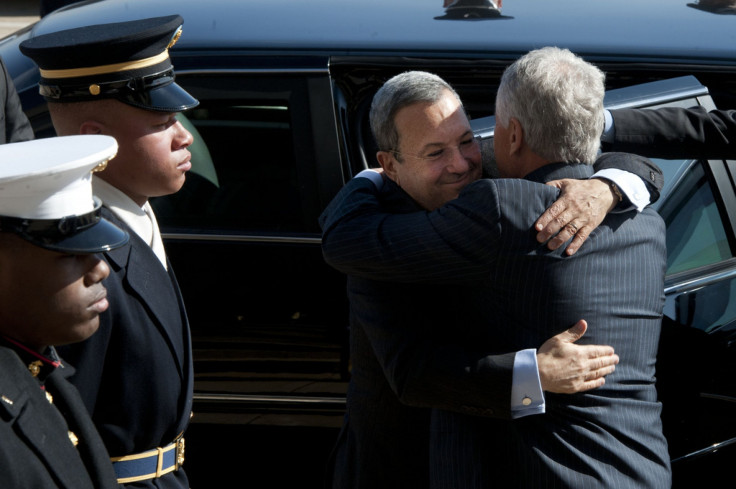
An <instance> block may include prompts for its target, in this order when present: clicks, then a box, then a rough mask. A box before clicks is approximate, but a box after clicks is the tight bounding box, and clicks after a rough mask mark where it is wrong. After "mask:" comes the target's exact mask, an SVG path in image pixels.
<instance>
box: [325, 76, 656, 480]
mask: <svg viewBox="0 0 736 489" xmlns="http://www.w3.org/2000/svg"><path fill="white" fill-rule="evenodd" d="M370 119H371V129H372V131H373V134H374V136H375V139H376V143H377V145H378V147H379V148H380V151H378V153H377V159H378V162H379V163H380V164H381V166H382V168H383V170H384V175H385V177H386V178H382V177H381V176H380V175H378V174H377V173H375V172H372V171H367V172H363V173H361V176H367V177H368V179H371V180H373V181H375V183H377V184H378V189H379V190H378V192H377V195H376V196H375V198H376V199H377V204H378V208H380V210H382V211H384V212H391V213H398V214H405V213H410V212H414V211H422V210H423V211H424V212H422V213H421V214H418V215H421V216H423V217H422V219H421V220H426V221H425V224H429V220H428V219H431V217H432V216H433V215H434V214H435V213H429V212H427V211H432V210H435V211H436V210H437V209H441V208H443V207H442V206H443V205H444V204H446V203H448V202H452V201H453V200H454V199H456V197H458V195H459V194H461V192H462V191H463V189H464V188H465V187H466V186H468V185H471V186H473V183H472V182H475V181H476V180H478V179H479V177H480V176H481V152H480V148H479V146H478V142H477V140H476V139H475V138H474V135H473V132H472V130H471V127H470V124H469V122H468V119H467V116H466V114H465V111H464V109H463V105H462V103H461V101H460V99H459V97H458V95H457V94H456V93H455V91H454V90H453V89H452V87H451V86H450V85H448V84H447V83H446V82H445V81H444V80H442V79H441V78H439V77H438V76H436V75H433V74H431V73H426V72H406V73H402V74H400V75H397V76H395V77H393V78H391V79H390V80H388V81H387V82H386V83H385V84H384V85H383V87H382V88H381V89H380V90H379V91H378V93H377V94H376V95H375V97H374V99H373V104H372V106H371V112H370ZM592 130H595V129H594V128H593V129H592ZM604 166H605V165H604ZM636 167H638V164H636V163H634V164H633V165H632V166H631V167H630V168H629V169H631V170H634V169H637V168H636ZM639 169H640V170H641V172H642V173H646V174H647V175H648V172H649V168H648V167H646V171H645V168H643V167H642V168H639ZM633 178H634V179H635V180H638V179H637V178H636V177H633ZM368 179H365V178H356V179H354V180H353V181H352V182H350V183H348V185H346V187H345V189H343V191H341V192H340V194H339V195H338V196H337V197H336V198H335V200H334V201H333V202H332V203H331V204H330V205H329V206H328V208H327V209H326V210H325V213H324V214H323V216H322V219H323V220H322V224H323V229H324V236H323V250H324V254H325V257H326V258H327V260H328V262H329V263H331V264H334V265H335V266H336V267H337V268H338V269H340V270H342V271H346V272H348V297H349V300H350V335H351V336H350V353H351V365H352V371H351V380H350V385H349V389H348V398H347V413H346V415H345V419H344V423H343V428H342V430H341V433H340V438H339V440H338V443H337V447H336V449H335V451H334V460H333V461H332V462H333V464H334V467H333V470H332V475H333V481H332V487H333V488H335V489H337V488H347V487H351V488H359V487H365V488H372V487H383V488H390V487H396V488H403V489H406V488H417V489H419V488H426V487H430V471H431V470H433V469H436V468H437V467H439V466H440V465H438V464H430V455H431V454H430V446H431V443H430V440H431V438H432V437H433V434H432V433H431V428H430V426H431V421H430V416H431V412H430V410H429V409H427V408H439V409H445V410H450V411H455V412H460V413H463V414H467V415H472V416H482V417H487V418H511V417H513V418H520V417H525V416H532V417H536V416H533V415H539V414H541V413H544V411H545V402H544V395H543V391H548V392H557V393H573V392H578V391H583V390H588V389H592V388H595V387H599V386H601V385H602V384H603V383H604V379H603V376H605V375H606V374H609V373H610V372H612V371H613V369H614V365H615V363H616V361H617V359H618V358H617V357H616V355H614V353H613V349H612V348H610V347H605V346H593V345H586V346H579V345H574V344H573V342H575V341H576V340H578V339H579V338H580V337H581V336H582V335H583V334H584V333H585V330H586V325H585V324H583V323H578V324H576V325H575V326H574V327H572V328H571V329H570V330H568V331H563V332H562V333H560V334H557V335H555V336H553V335H552V334H550V335H549V337H551V338H550V339H548V340H547V341H545V342H539V343H534V344H532V343H529V344H527V345H522V346H524V347H529V346H538V345H539V350H538V351H537V350H535V349H524V350H520V351H518V352H514V351H512V349H511V348H508V349H503V348H501V347H500V346H498V345H501V342H500V341H499V342H488V341H487V340H486V334H487V332H488V331H490V330H493V331H495V330H496V328H499V329H501V326H500V323H497V322H496V321H495V320H494V319H493V318H492V317H491V315H489V316H488V317H484V316H485V314H487V311H486V310H485V308H484V307H482V304H484V303H487V302H488V298H487V295H488V294H489V293H490V291H489V284H487V283H486V279H487V275H488V271H489V269H488V268H487V267H485V266H484V265H483V264H482V260H480V259H477V260H475V263H464V262H463V261H462V260H455V261H454V262H453V263H452V264H451V265H450V266H446V265H445V264H440V265H437V266H435V264H434V262H435V260H437V261H442V260H444V258H446V257H447V256H448V255H450V254H451V253H453V252H457V251H458V250H461V249H462V248H463V246H455V245H450V246H446V245H445V244H443V242H445V241H447V240H444V237H441V238H440V239H434V237H433V236H431V235H430V234H429V233H424V232H422V228H421V227H418V226H416V224H415V222H416V221H414V222H412V221H411V220H409V219H410V215H406V214H405V216H398V215H397V216H390V217H389V216H387V215H382V216H381V217H380V218H379V219H377V220H373V219H371V216H370V214H371V213H372V212H374V211H376V208H371V209H367V208H365V207H364V206H363V204H364V202H361V200H362V198H363V197H365V199H366V200H369V199H371V198H374V196H373V195H372V193H371V192H370V191H371V190H372V188H373V184H371V183H369V182H368V181H367V180H368ZM575 183H576V185H577V190H575V191H573V192H572V194H573V196H572V197H570V196H569V195H568V196H567V197H565V198H564V199H562V201H563V202H565V204H564V206H565V207H573V208H574V207H575V206H576V203H575V198H580V193H581V192H582V193H583V194H584V195H585V197H583V198H582V200H584V201H587V202H588V203H589V204H590V208H591V209H592V212H590V213H588V212H583V211H578V212H577V213H574V214H578V215H573V219H575V220H577V221H576V222H592V223H593V224H591V227H594V226H595V223H596V221H598V222H599V221H600V220H601V219H602V216H603V215H605V212H606V210H607V209H608V208H609V206H610V205H611V203H612V201H613V199H614V193H613V192H611V189H610V187H609V184H608V183H603V182H600V181H596V180H593V181H576V182H575ZM637 183H641V181H640V180H639V182H637ZM642 185H643V184H642ZM361 187H363V188H361ZM588 187H590V188H592V189H593V190H589V189H588ZM581 188H586V190H585V191H581ZM596 188H597V190H596ZM548 189H549V190H550V191H551V190H552V188H551V187H549V188H548ZM356 192H357V193H356ZM363 192H367V193H368V195H366V196H363V195H361V197H358V198H356V196H357V195H359V194H362V193H363ZM589 196H592V198H590V199H589V198H588V197H589ZM520 198H522V196H521V195H520ZM436 212H439V211H436ZM541 212H542V210H540V214H541ZM357 216H360V219H359V221H360V222H358V223H357V224H356V225H355V226H353V224H352V222H351V220H352V219H353V218H355V217H357ZM404 218H406V219H407V221H406V222H407V223H409V224H410V225H409V226H407V227H403V226H402V225H401V224H400V223H399V224H398V225H397V226H396V227H395V228H394V226H393V221H394V220H398V221H402V220H403V219H404ZM449 221H450V220H446V222H448V227H450V228H452V229H454V231H456V232H457V233H459V236H460V238H461V240H463V241H467V242H469V243H473V242H475V243H477V244H478V245H479V246H481V242H483V241H484V239H483V237H484V236H485V235H479V239H476V238H475V237H472V236H471V237H467V234H460V233H462V232H463V230H464V229H465V228H469V221H468V220H463V219H457V220H456V222H455V223H451V222H449ZM381 222H387V223H390V224H391V226H390V228H389V229H386V230H385V231H386V232H388V233H390V232H391V231H393V230H398V229H400V230H401V236H400V238H399V239H398V240H394V239H392V238H389V239H388V240H387V241H385V242H384V241H383V236H384V235H385V234H384V230H383V229H382V228H383V227H382V225H381ZM586 227H587V225H581V226H580V228H581V229H585V228H586ZM529 231H530V236H533V232H532V231H531V229H530V230H529ZM425 238H427V239H425ZM566 240H567V239H564V240H563V241H566ZM489 244H490V242H489ZM540 246H543V245H540ZM405 252H406V253H408V254H409V255H411V254H413V253H414V252H418V253H419V254H425V253H426V255H429V256H433V257H434V258H431V259H426V260H424V261H422V264H423V265H424V266H411V264H410V265H409V267H407V268H406V269H404V270H402V269H401V268H402V267H401V264H400V263H398V264H397V267H396V268H395V269H393V267H390V266H389V267H384V263H383V262H384V260H388V261H391V259H392V256H393V255H396V254H403V253H405ZM490 254H491V253H489V255H490ZM398 261H399V262H401V261H403V260H402V259H400V260H398ZM407 263H408V262H407ZM440 275H442V277H439V276H440ZM402 282H406V283H402ZM578 319H579V318H578ZM573 322H574V321H571V322H570V324H569V325H570V326H571V325H572V323H573ZM508 327H509V328H512V327H513V322H512V321H511V322H509V324H508Z"/></svg>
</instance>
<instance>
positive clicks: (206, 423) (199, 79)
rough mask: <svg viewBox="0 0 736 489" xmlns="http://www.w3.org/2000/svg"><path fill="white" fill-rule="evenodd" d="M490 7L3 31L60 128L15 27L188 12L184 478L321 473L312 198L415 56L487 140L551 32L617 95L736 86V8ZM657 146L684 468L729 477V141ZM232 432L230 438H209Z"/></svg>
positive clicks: (328, 340)
mask: <svg viewBox="0 0 736 489" xmlns="http://www.w3.org/2000/svg"><path fill="white" fill-rule="evenodd" d="M470 3H472V4H473V5H472V6H467V4H470ZM489 5H490V2H484V1H482V0H476V1H473V2H467V1H465V0H457V1H456V2H455V3H453V4H452V5H451V6H450V7H448V8H447V9H445V8H443V7H442V2H440V0H432V1H430V0H401V1H394V0H348V1H345V0H343V1H334V0H318V1H315V2H303V1H296V0H248V1H247V2H236V1H232V0H231V1H228V0H208V1H206V2H205V1H198V0H157V1H155V2H141V1H139V0H96V1H95V0H87V1H84V2H81V3H79V4H76V5H73V6H70V7H66V8H64V9H61V10H59V11H57V12H54V13H52V14H50V15H49V16H47V17H45V18H44V19H43V20H41V21H40V22H38V23H37V24H35V25H33V26H31V27H29V28H28V29H24V30H22V31H19V32H17V33H16V34H14V35H11V36H9V37H7V38H5V39H3V40H0V57H2V58H3V59H4V61H5V63H6V64H7V66H8V69H9V71H10V73H11V75H12V76H13V78H14V80H15V83H16V87H17V88H18V91H19V93H20V96H21V99H22V102H23V106H24V108H25V110H26V112H27V114H28V115H29V117H30V119H31V121H32V123H33V126H34V129H35V131H36V134H37V136H38V137H44V136H48V135H51V134H53V129H52V127H51V123H50V120H49V117H48V113H47V111H46V107H45V103H44V101H43V99H42V98H41V97H40V96H39V94H38V88H37V85H36V84H37V82H38V70H37V68H36V67H35V65H34V64H33V63H32V62H31V61H30V59H28V58H26V57H24V56H22V55H21V54H20V52H19V50H18V44H19V43H20V42H21V41H22V40H24V39H26V38H28V37H30V36H34V35H39V34H43V33H47V32H52V31H57V30H61V29H67V28H72V27H77V26H80V25H85V24H92V23H104V22H116V21H123V20H133V19H138V18H144V17H152V16H157V15H167V14H172V13H178V14H181V15H182V16H183V17H184V20H185V23H184V33H183V36H182V37H181V39H180V41H179V42H178V43H177V44H176V46H174V48H173V49H172V57H173V60H174V65H175V67H176V70H177V73H178V75H177V81H178V82H179V83H180V84H181V85H182V86H184V87H185V88H186V89H187V90H188V91H189V92H191V93H192V94H193V95H194V96H195V97H197V98H198V99H199V100H200V101H201V105H200V106H199V107H197V108H196V109H194V110H192V111H190V112H188V113H187V114H186V118H185V122H187V124H189V127H191V128H192V131H193V132H194V133H195V135H196V136H197V139H198V141H199V142H198V143H197V144H196V145H195V146H193V147H192V152H193V158H192V162H193V165H194V168H193V170H192V172H191V173H190V175H189V176H188V179H187V184H186V185H185V188H184V189H183V190H182V191H181V192H179V193H178V194H176V195H174V196H170V197H165V198H159V199H156V200H155V201H154V202H153V203H154V206H155V208H156V212H157V216H158V220H159V223H160V225H161V228H162V231H163V232H164V233H165V236H164V237H165V239H166V246H167V250H168V253H169V255H170V258H171V260H172V262H173V264H174V267H175V269H176V272H177V275H178V279H179V282H180V285H181V288H182V291H183V294H184V298H185V301H186V304H187V308H188V312H189V316H190V321H191V325H192V334H193V341H194V349H195V373H196V382H195V417H194V418H193V425H192V427H191V428H190V432H191V434H190V435H189V436H188V448H189V455H190V456H189V460H188V461H187V467H188V472H189V474H190V476H191V479H192V484H193V486H195V487H208V486H214V485H217V482H216V481H222V482H223V483H224V482H225V481H227V480H229V477H230V476H231V475H232V474H237V475H238V476H243V473H244V472H247V474H248V478H249V480H250V479H253V480H256V479H258V474H264V473H265V474H266V477H267V478H268V479H267V480H268V484H267V485H268V487H274V486H276V487H279V486H281V485H285V484H287V483H288V484H293V483H295V481H298V483H299V485H300V487H319V486H320V481H321V475H322V470H323V464H324V462H325V459H326V458H327V455H328V452H329V449H330V446H331V444H332V442H333V441H334V438H335V437H336V434H337V429H338V428H339V426H340V424H341V422H342V414H343V410H344V405H345V399H344V397H345V390H346V383H347V381H348V379H349V375H350V359H349V358H348V356H347V341H348V329H347V324H348V318H347V316H348V308H347V301H346V295H345V279H344V277H343V276H342V275H341V274H339V273H337V272H336V271H334V270H332V269H330V268H329V267H328V266H327V265H326V264H325V263H324V262H323V260H322V255H321V251H320V230H319V227H318V224H317V217H318V216H319V214H320V212H321V211H322V209H323V208H324V207H325V205H326V204H327V203H328V202H329V201H330V199H331V198H332V197H333V196H334V195H335V193H336V192H337V191H338V190H339V189H340V187H341V186H342V185H343V184H344V183H345V182H346V181H347V180H348V179H350V178H351V177H352V176H353V175H354V174H356V173H357V172H358V171H360V170H361V169H363V168H365V167H368V166H375V164H376V162H375V158H374V154H375V147H374V145H373V141H372V138H371V135H370V129H369V127H368V124H367V114H368V109H369V105H370V101H371V98H372V96H373V94H374V93H375V92H376V90H377V89H378V87H380V86H381V84H382V83H383V82H384V81H385V80H387V79H388V78H390V77H391V76H393V75H395V74H397V73H400V72H402V71H405V70H409V69H421V70H427V71H432V72H435V73H437V74H439V75H440V76H442V77H443V78H445V79H446V80H447V81H448V82H450V83H451V84H452V85H453V86H454V87H455V88H456V89H457V91H458V93H459V94H460V96H461V98H462V99H463V101H464V102H465V105H466V109H467V110H468V112H469V115H470V116H471V118H472V119H473V124H474V128H476V129H477V131H478V133H479V134H481V135H482V136H484V137H486V138H490V137H491V136H492V130H493V119H492V114H493V112H494V107H493V99H494V95H495V91H496V87H497V86H498V83H499V79H500V76H501V73H502V72H503V70H504V68H505V67H506V66H508V64H510V63H511V62H512V61H513V60H514V59H516V58H518V57H519V56H521V55H523V54H525V53H526V52H528V51H529V50H531V49H534V48H538V47H541V46H546V45H556V46H560V47H566V48H569V49H571V50H572V51H574V52H576V53H578V54H580V55H582V56H583V57H585V58H586V59H587V60H588V61H591V62H593V63H595V64H597V65H598V66H599V67H600V68H601V69H603V70H604V71H605V72H606V73H607V86H608V88H609V89H610V92H609V93H608V95H607V98H606V103H607V105H608V106H609V107H622V106H641V107H653V106H660V105H679V106H685V107H688V106H693V105H703V106H705V107H708V108H711V107H715V106H716V105H717V106H719V107H735V106H736V103H735V102H736V100H735V96H736V39H734V32H736V31H734V28H733V19H734V17H733V16H731V15H721V14H720V13H714V12H711V11H708V10H705V9H703V8H702V6H699V5H696V4H692V3H688V1H687V0H681V1H677V0H647V1H646V2H641V1H637V0H619V1H618V2H591V1H590V0H560V1H558V2H550V1H549V0H525V1H519V0H514V1H511V0H507V2H506V3H505V4H504V5H503V9H502V10H501V11H498V10H495V9H492V8H490V7H489ZM699 7H700V8H699ZM657 162H658V163H659V164H660V166H661V167H662V168H663V169H664V171H665V174H666V187H665V189H664V192H663V195H662V197H661V199H660V201H659V202H658V203H657V209H658V210H659V212H660V213H661V214H662V215H663V217H664V218H665V220H666V222H667V245H668V253H669V260H668V275H667V282H666V287H667V288H666V296H667V302H666V306H665V316H666V318H665V321H664V323H665V324H664V327H663V334H662V346H661V349H660V358H659V360H658V368H657V371H658V384H659V385H658V387H659V390H660V394H661V397H662V400H663V402H664V413H663V417H664V423H665V424H664V427H665V432H666V435H667V438H668V441H669V443H670V453H671V457H672V460H673V470H674V479H675V486H679V487H690V485H691V484H692V483H693V482H692V481H698V482H700V483H703V482H705V483H707V482H708V481H709V480H711V478H712V479H713V480H719V476H724V477H725V476H726V475H727V474H729V465H728V462H729V460H733V459H734V456H735V454H736V445H735V442H736V420H735V418H736V416H734V414H736V404H735V402H736V382H734V381H733V380H732V378H731V372H733V371H734V358H735V355H734V348H735V347H734V345H733V342H734V339H735V338H736V334H735V333H734V329H736V322H735V320H736V295H735V293H734V288H735V287H736V285H734V283H735V282H736V259H734V252H735V251H736V185H735V183H734V182H736V161H720V160H718V161H713V160H711V161H698V160H686V159H682V160H677V161H661V160H658V161H657ZM297 434H298V435H305V436H306V437H305V436H302V437H301V438H299V439H298V440H299V441H295V440H297V438H295V435H297ZM223 440H224V441H223ZM264 440H272V441H274V442H275V444H274V446H273V447H272V446H270V445H269V446H267V445H265V444H264V443H265V441H264ZM223 443H227V444H228V445H230V444H232V446H233V448H232V450H229V451H225V452H224V453H223V452H222V451H219V450H213V447H214V446H223ZM210 456H211V458H210ZM243 458H245V460H243ZM273 459H275V460H277V464H276V465H274V464H271V463H269V462H270V461H271V460H273ZM205 461H206V462H205ZM213 464H214V467H216V470H215V469H213ZM213 481H215V482H213Z"/></svg>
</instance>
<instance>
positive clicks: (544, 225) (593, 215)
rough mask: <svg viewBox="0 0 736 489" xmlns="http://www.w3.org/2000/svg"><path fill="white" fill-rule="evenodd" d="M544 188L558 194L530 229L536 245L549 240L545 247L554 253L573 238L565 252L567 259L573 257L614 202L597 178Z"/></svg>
mask: <svg viewBox="0 0 736 489" xmlns="http://www.w3.org/2000/svg"><path fill="white" fill-rule="evenodd" d="M547 185H552V186H553V187H557V188H559V189H560V190H562V193H561V194H560V198H559V199H557V201H556V202H555V203H554V204H552V205H551V206H550V207H549V209H547V210H546V211H545V212H544V214H542V216H541V217H540V218H539V219H538V220H537V222H536V224H535V225H534V228H535V229H536V230H537V231H538V234H537V241H539V242H540V243H544V242H545V241H547V240H549V241H548V242H547V247H548V248H549V249H551V250H556V249H557V248H559V247H560V246H562V244H564V243H565V242H566V241H567V240H568V239H570V238H571V237H573V236H575V238H574V239H573V240H572V242H571V243H570V244H569V245H568V247H567V249H566V250H565V252H566V253H567V254H568V255H573V254H574V253H575V252H576V251H577V250H579V249H580V247H581V246H582V245H583V243H584V242H585V240H586V239H588V236H589V235H590V233H591V232H592V231H593V230H594V229H595V228H597V227H598V226H599V225H600V224H601V222H603V219H605V217H606V214H608V213H609V212H610V211H611V210H612V209H613V208H614V207H616V204H618V202H619V201H618V198H617V197H616V196H615V194H614V193H613V191H612V189H611V186H610V185H609V184H608V183H606V182H605V181H602V180H599V179H597V178H593V179H590V180H573V179H564V180H553V181H551V182H548V183H547ZM550 238H551V239H550Z"/></svg>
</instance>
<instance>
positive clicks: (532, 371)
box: [511, 348, 545, 419]
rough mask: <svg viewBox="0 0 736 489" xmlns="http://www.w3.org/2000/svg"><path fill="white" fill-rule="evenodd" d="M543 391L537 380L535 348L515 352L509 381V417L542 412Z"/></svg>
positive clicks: (543, 404) (537, 368) (515, 417)
mask: <svg viewBox="0 0 736 489" xmlns="http://www.w3.org/2000/svg"><path fill="white" fill-rule="evenodd" d="M544 410H545V403H544V392H542V382H541V381H540V380H539V367H538V366H537V350H536V349H534V348H530V349H528V350H521V351H518V352H516V356H515V357H514V374H513V379H512V382H511V417H512V418H514V419H517V418H522V417H524V416H529V415H532V414H544Z"/></svg>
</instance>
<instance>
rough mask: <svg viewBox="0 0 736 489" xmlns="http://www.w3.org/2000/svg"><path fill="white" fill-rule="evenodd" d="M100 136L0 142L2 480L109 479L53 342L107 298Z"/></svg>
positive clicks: (111, 241)
mask: <svg viewBox="0 0 736 489" xmlns="http://www.w3.org/2000/svg"><path fill="white" fill-rule="evenodd" d="M116 150H117V144H116V143H115V140H114V139H113V138H111V137H107V136H75V137H74V138H52V139H45V140H41V141H30V142H21V143H10V144H6V145H2V146H0V161H2V163H3V164H2V165H0V209H1V211H0V213H1V214H2V215H0V372H2V375H0V485H1V486H2V487H3V488H5V489H21V488H28V487H34V488H35V487H37V488H48V489H51V488H59V489H62V488H63V489H108V488H109V489H112V488H115V487H118V485H117V483H116V481H115V472H114V471H113V468H112V464H111V463H110V459H109V456H108V454H107V450H105V446H104V444H103V442H102V440H101V439H100V436H99V434H98V433H97V431H96V429H95V427H94V424H93V423H92V419H91V418H90V415H89V413H88V412H87V409H86V408H85V406H84V403H83V402H82V399H81V398H80V396H79V393H78V392H77V390H76V389H75V388H74V386H73V385H72V384H71V383H69V381H68V380H67V379H68V378H69V376H70V375H72V374H73V373H74V368H73V367H71V366H70V365H69V364H67V363H66V362H65V361H64V360H62V359H60V358H59V356H58V355H57V353H56V350H55V349H54V346H52V345H64V344H68V343H72V342H78V341H82V340H84V339H86V338H88V337H89V336H90V335H92V334H93V333H94V332H95V331H96V330H97V328H98V326H99V317H100V314H101V313H102V312H104V311H105V309H106V308H107V307H108V305H109V303H108V301H107V298H106V292H105V287H104V286H103V285H102V281H103V280H104V279H105V277H107V276H108V275H109V273H110V269H109V268H108V266H107V264H106V263H105V262H104V261H103V260H102V258H101V257H100V256H99V255H98V253H100V252H102V251H104V250H110V249H114V248H117V247H119V246H122V245H124V244H125V243H126V242H127V241H128V236H127V234H126V233H125V232H124V231H123V230H121V229H120V228H118V227H116V226H114V225H113V224H111V223H110V222H109V221H107V220H105V219H104V218H100V203H99V201H95V200H94V199H93V197H92V185H91V174H90V172H91V171H94V170H95V168H96V167H97V166H98V165H99V164H101V163H104V162H105V161H106V160H107V159H109V158H111V157H113V156H114V155H115V151H116Z"/></svg>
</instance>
